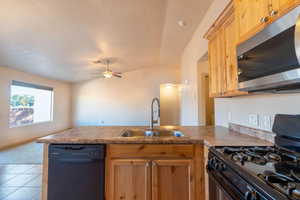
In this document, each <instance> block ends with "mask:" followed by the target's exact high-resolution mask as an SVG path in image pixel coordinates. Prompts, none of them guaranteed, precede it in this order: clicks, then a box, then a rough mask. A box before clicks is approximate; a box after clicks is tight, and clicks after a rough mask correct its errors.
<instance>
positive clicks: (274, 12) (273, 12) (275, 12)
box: [270, 10, 278, 17]
mask: <svg viewBox="0 0 300 200" xmlns="http://www.w3.org/2000/svg"><path fill="white" fill-rule="evenodd" d="M277 14H278V10H272V11H271V13H270V15H271V17H274V16H275V15H277Z"/></svg>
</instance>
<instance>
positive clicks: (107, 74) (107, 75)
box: [94, 59, 122, 78]
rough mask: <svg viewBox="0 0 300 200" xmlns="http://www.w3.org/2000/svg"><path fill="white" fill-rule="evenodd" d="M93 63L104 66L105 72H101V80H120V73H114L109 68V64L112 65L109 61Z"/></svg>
mask: <svg viewBox="0 0 300 200" xmlns="http://www.w3.org/2000/svg"><path fill="white" fill-rule="evenodd" d="M94 63H95V64H103V65H106V70H105V71H104V72H102V75H103V78H112V77H117V78H122V73H121V72H114V71H112V70H111V69H110V68H109V64H111V63H112V61H111V60H110V59H101V60H96V61H94Z"/></svg>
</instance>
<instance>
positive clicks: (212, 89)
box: [208, 35, 218, 97]
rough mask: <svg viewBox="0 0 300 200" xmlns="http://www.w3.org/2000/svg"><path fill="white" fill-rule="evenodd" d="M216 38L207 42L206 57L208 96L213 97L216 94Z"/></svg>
mask: <svg viewBox="0 0 300 200" xmlns="http://www.w3.org/2000/svg"><path fill="white" fill-rule="evenodd" d="M217 43H218V38H217V36H216V35H215V36H214V37H213V38H211V39H210V40H209V44H208V56H209V96H210V97H215V96H217V94H218V82H217V80H218V76H217V75H218V71H217V70H218V57H217Z"/></svg>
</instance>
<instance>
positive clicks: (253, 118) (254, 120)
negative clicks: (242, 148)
mask: <svg viewBox="0 0 300 200" xmlns="http://www.w3.org/2000/svg"><path fill="white" fill-rule="evenodd" d="M249 124H250V125H251V126H254V127H258V126H259V118H258V114H250V115H249Z"/></svg>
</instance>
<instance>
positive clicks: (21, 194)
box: [0, 164, 42, 200]
mask: <svg viewBox="0 0 300 200" xmlns="http://www.w3.org/2000/svg"><path fill="white" fill-rule="evenodd" d="M41 183H42V166H41V165H22V164H13V165H11V164H9V165H5V164H1V165H0V200H40V194H41Z"/></svg>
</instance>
